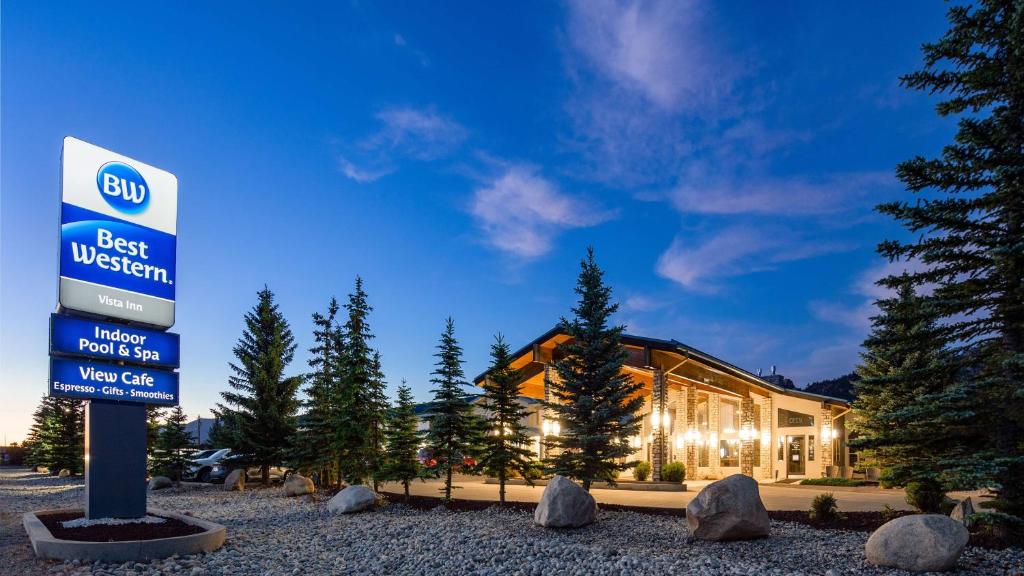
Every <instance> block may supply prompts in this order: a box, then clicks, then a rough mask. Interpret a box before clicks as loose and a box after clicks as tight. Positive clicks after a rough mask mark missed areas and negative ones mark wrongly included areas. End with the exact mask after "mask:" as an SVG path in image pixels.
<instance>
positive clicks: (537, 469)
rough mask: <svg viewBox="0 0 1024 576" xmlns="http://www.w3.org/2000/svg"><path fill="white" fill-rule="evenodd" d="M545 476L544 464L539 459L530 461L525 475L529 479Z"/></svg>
mask: <svg viewBox="0 0 1024 576" xmlns="http://www.w3.org/2000/svg"><path fill="white" fill-rule="evenodd" d="M543 476H544V464H543V463H542V462H540V461H538V460H534V461H533V462H530V465H529V466H528V467H527V468H526V473H525V474H523V477H524V478H526V479H527V480H540V479H541V477H543Z"/></svg>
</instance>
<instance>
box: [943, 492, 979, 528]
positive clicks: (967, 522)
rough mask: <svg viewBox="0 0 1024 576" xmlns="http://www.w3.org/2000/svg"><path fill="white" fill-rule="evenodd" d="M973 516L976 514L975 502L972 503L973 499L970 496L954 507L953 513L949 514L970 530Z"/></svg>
mask: <svg viewBox="0 0 1024 576" xmlns="http://www.w3.org/2000/svg"><path fill="white" fill-rule="evenodd" d="M971 514H974V502H972V501H971V497H970V496H968V497H967V498H964V499H963V500H961V501H959V502H957V503H956V506H953V511H952V512H950V513H949V517H950V518H952V519H953V520H956V521H957V522H959V523H961V524H963V525H964V527H966V528H968V529H970V527H971Z"/></svg>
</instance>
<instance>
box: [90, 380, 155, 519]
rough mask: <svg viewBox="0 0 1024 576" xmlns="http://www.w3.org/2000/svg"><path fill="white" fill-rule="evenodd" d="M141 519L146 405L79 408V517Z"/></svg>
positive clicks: (102, 402) (99, 404)
mask: <svg viewBox="0 0 1024 576" xmlns="http://www.w3.org/2000/svg"><path fill="white" fill-rule="evenodd" d="M145 515H146V405H145V404H126V403H120V402H111V401H108V400H89V402H88V403H87V404H86V406H85V517H86V518H89V519H96V518H141V517H143V516H145Z"/></svg>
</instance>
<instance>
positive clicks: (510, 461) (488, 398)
mask: <svg viewBox="0 0 1024 576" xmlns="http://www.w3.org/2000/svg"><path fill="white" fill-rule="evenodd" d="M521 380H522V373H521V372H520V371H519V370H517V369H515V368H512V354H511V351H510V350H509V347H508V344H506V343H505V340H504V339H503V338H502V336H501V334H498V335H497V336H496V337H495V339H494V344H492V345H491V366H490V368H488V369H487V375H486V377H485V380H484V400H483V402H482V403H481V408H483V409H484V410H485V411H486V412H487V413H488V414H489V418H488V424H489V425H490V426H493V430H489V431H486V432H485V435H484V437H483V439H482V453H481V458H480V465H481V467H483V469H484V470H485V471H487V473H488V474H492V475H494V476H497V478H498V501H499V502H500V503H501V504H502V505H504V504H505V481H506V479H507V478H508V475H509V474H510V473H519V474H520V475H521V476H522V477H523V478H525V479H526V481H527V482H529V483H530V485H531V486H532V485H533V483H532V482H530V478H529V474H528V471H529V468H530V464H531V460H532V458H533V451H532V450H530V448H529V443H530V438H529V437H528V436H527V435H526V427H525V426H523V419H524V418H526V417H527V416H528V415H529V412H528V411H527V410H526V408H525V407H524V406H523V405H522V404H520V402H519V396H520V390H519V387H520V385H521Z"/></svg>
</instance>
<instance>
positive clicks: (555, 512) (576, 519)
mask: <svg viewBox="0 0 1024 576" xmlns="http://www.w3.org/2000/svg"><path fill="white" fill-rule="evenodd" d="M596 519H597V502H596V501H595V500H594V497H593V496H591V495H590V493H589V492H587V491H586V490H584V489H583V488H581V487H580V486H579V485H578V484H576V483H575V482H573V481H572V480H569V479H568V478H565V477H564V476H555V477H554V478H552V479H551V481H550V482H548V485H547V486H546V487H545V488H544V493H543V494H542V495H541V497H540V502H538V503H537V508H536V509H535V510H534V512H533V521H534V523H536V524H538V525H540V526H544V527H547V528H579V527H581V526H586V525H587V524H591V523H593V522H594V520H596Z"/></svg>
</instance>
